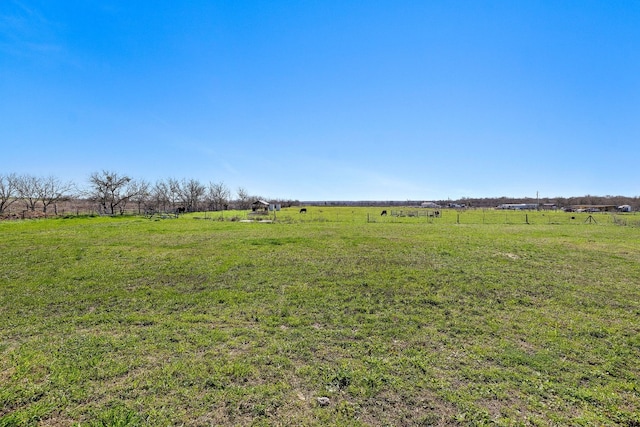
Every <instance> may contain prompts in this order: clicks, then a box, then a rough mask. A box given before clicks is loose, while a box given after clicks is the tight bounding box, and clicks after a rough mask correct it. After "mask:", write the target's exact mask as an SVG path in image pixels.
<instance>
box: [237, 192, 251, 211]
mask: <svg viewBox="0 0 640 427" xmlns="http://www.w3.org/2000/svg"><path fill="white" fill-rule="evenodd" d="M236 194H237V195H238V199H237V201H236V203H237V205H238V209H249V208H250V207H251V196H250V195H249V192H248V191H247V189H246V188H244V187H238V189H237V190H236Z"/></svg>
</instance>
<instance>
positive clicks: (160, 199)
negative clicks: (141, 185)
mask: <svg viewBox="0 0 640 427" xmlns="http://www.w3.org/2000/svg"><path fill="white" fill-rule="evenodd" d="M150 191H151V200H152V201H153V202H152V203H153V207H154V208H155V209H156V210H158V211H162V212H166V211H167V209H168V207H169V206H170V205H171V190H170V188H169V184H168V183H167V182H166V181H163V180H158V181H156V183H155V184H154V185H153V188H152V189H151V190H150Z"/></svg>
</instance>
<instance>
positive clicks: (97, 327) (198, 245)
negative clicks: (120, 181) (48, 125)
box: [0, 207, 640, 426]
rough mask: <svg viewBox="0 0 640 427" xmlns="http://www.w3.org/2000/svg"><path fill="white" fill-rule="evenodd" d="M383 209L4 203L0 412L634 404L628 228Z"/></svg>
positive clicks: (308, 419) (262, 413) (9, 415)
mask: <svg viewBox="0 0 640 427" xmlns="http://www.w3.org/2000/svg"><path fill="white" fill-rule="evenodd" d="M367 214H369V221H373V220H374V219H375V221H376V222H367ZM379 214H380V210H379V209H371V208H314V207H312V208H309V212H308V214H306V215H304V214H299V213H298V212H297V211H294V210H293V209H291V210H284V211H281V212H277V213H276V216H277V221H276V222H275V223H270V224H262V223H240V222H231V221H211V220H207V221H204V220H194V217H197V218H204V216H203V214H194V215H186V216H184V217H181V218H179V219H166V220H148V219H145V218H135V217H133V218H132V217H123V218H99V217H96V218H70V219H56V220H53V219H52V220H38V221H22V222H3V223H0V235H1V236H2V239H1V240H0V253H1V254H2V257H1V258H0V426H24V425H27V426H28V425H42V426H46V425H81V426H142V425H152V426H157V425H187V426H197V425H257V426H260V425H264V426H273V425H281V426H300V425H307V426H312V425H317V426H321V425H336V426H338V425H340V426H343V425H351V426H366V425H376V426H379V425H397V426H402V425H407V426H408V425H585V426H587V425H611V426H613V425H623V426H638V425H640V415H638V414H639V413H640V386H639V385H638V384H639V381H638V378H640V321H639V320H638V319H640V286H639V284H640V230H639V229H637V228H633V227H620V226H616V225H613V224H612V221H611V220H610V217H608V216H607V215H594V218H596V219H597V220H598V224H590V223H585V219H586V218H587V217H588V214H587V215H584V214H571V215H570V214H560V213H556V214H551V215H555V216H554V218H556V219H554V220H551V221H549V219H548V218H549V217H548V215H545V216H542V214H541V213H529V218H528V220H529V224H526V223H525V221H524V218H523V217H524V215H525V213H520V212H517V213H513V212H506V213H505V212H492V211H484V212H483V211H475V212H473V211H468V212H462V213H458V212H456V211H444V213H443V216H442V218H437V219H433V218H431V219H429V218H406V217H380V215H379ZM226 215H229V217H228V218H230V217H232V215H236V214H234V213H229V214H228V213H225V216H226ZM237 215H238V216H239V215H240V214H237ZM458 215H460V218H459V221H458ZM570 216H576V219H574V220H571V219H570ZM211 217H212V215H211V214H210V213H209V214H208V218H209V219H211ZM214 219H215V216H214ZM458 222H459V224H458ZM321 396H326V397H328V398H329V399H330V404H329V405H328V406H321V405H319V404H318V402H317V398H318V397H321Z"/></svg>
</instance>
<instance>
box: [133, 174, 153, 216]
mask: <svg viewBox="0 0 640 427" xmlns="http://www.w3.org/2000/svg"><path fill="white" fill-rule="evenodd" d="M131 187H132V190H133V193H134V194H133V196H131V201H132V202H134V203H135V204H136V205H137V206H138V214H142V207H143V206H145V205H146V204H148V203H149V199H150V197H151V184H149V182H148V181H145V180H144V179H141V180H139V181H133V182H132V183H131Z"/></svg>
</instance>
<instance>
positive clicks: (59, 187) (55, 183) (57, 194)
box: [37, 176, 74, 214]
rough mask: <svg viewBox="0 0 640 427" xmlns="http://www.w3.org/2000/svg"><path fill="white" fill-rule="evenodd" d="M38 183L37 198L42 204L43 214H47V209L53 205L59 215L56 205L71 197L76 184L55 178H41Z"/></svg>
mask: <svg viewBox="0 0 640 427" xmlns="http://www.w3.org/2000/svg"><path fill="white" fill-rule="evenodd" d="M38 183H39V185H38V188H37V196H38V200H40V202H41V203H42V212H44V213H45V214H46V213H47V208H48V207H49V206H51V205H53V207H54V211H55V213H56V214H57V213H58V212H57V208H56V203H58V202H59V201H60V200H62V199H64V198H66V197H67V196H69V193H70V192H71V191H72V190H73V188H74V184H73V183H72V182H63V181H60V180H59V179H58V178H56V177H54V176H48V177H46V178H41V179H39V181H38Z"/></svg>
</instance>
